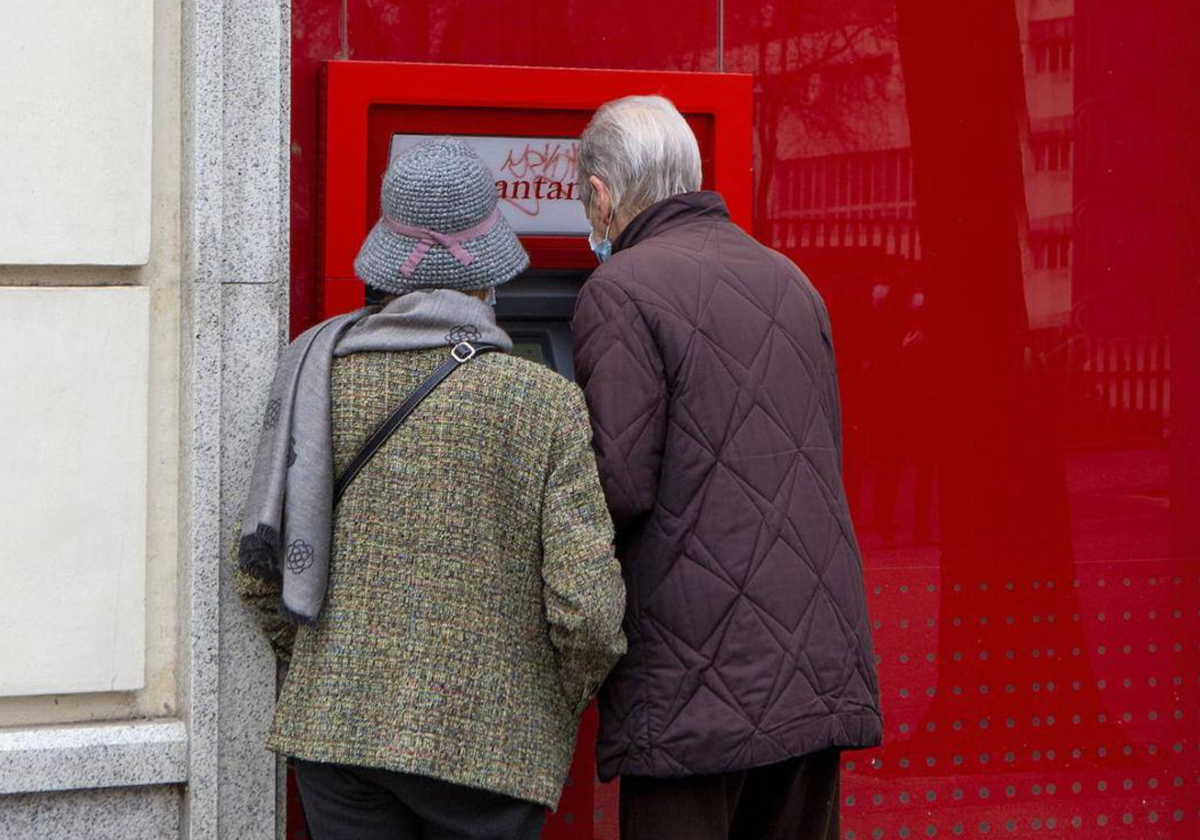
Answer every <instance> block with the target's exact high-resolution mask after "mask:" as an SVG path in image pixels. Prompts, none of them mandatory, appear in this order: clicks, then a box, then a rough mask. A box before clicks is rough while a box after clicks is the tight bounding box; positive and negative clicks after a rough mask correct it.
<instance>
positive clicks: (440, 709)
mask: <svg viewBox="0 0 1200 840" xmlns="http://www.w3.org/2000/svg"><path fill="white" fill-rule="evenodd" d="M446 352H448V351H445V350H429V351H419V352H417V351H414V352H404V353H357V354H354V355H352V356H348V357H345V358H342V359H338V360H337V361H336V362H335V364H334V369H333V451H334V464H335V469H336V471H337V472H339V473H340V472H341V470H342V469H344V468H345V466H346V464H347V463H349V461H350V459H351V458H353V456H354V454H355V452H357V450H358V448H359V447H360V446H361V445H362V443H363V442H364V440H365V439H366V437H367V436H368V434H370V432H371V431H372V430H373V429H374V428H375V427H376V426H378V425H379V423H381V422H382V421H383V420H384V418H386V417H387V416H388V414H389V413H390V412H391V411H392V410H393V409H394V408H395V407H396V406H397V405H398V404H399V403H400V402H401V401H402V400H403V399H404V397H405V396H406V395H407V394H408V393H409V392H410V391H412V390H413V389H414V388H415V387H416V386H417V385H418V384H419V383H420V382H421V381H422V380H423V379H424V378H425V377H426V376H428V375H429V374H430V373H432V372H433V370H434V368H435V367H437V365H438V364H440V363H441V362H442V361H443V360H444V359H445V357H446ZM612 540H613V534H612V523H611V521H610V520H609V516H608V511H607V508H606V507H605V502H604V495H603V492H602V490H601V487H600V480H599V477H598V475H597V472H596V465H595V460H594V457H593V455H592V449H591V429H590V426H589V423H588V417H587V409H586V406H585V404H584V401H583V397H582V395H581V393H580V392H579V390H578V389H577V388H576V387H575V386H574V385H572V384H571V383H569V382H568V381H567V380H565V379H563V378H562V377H560V376H558V375H557V374H555V373H552V372H551V371H549V370H546V369H544V368H542V367H541V366H539V365H535V364H533V363H532V362H527V361H525V360H523V359H519V358H515V357H513V356H506V355H501V354H489V355H486V356H481V357H480V358H478V359H475V360H473V361H472V362H470V363H469V364H467V365H465V366H464V367H463V368H462V369H461V370H459V371H457V372H456V373H455V374H454V375H453V376H452V377H451V378H450V379H449V380H447V381H446V382H445V383H443V384H442V385H441V386H440V387H439V388H438V390H437V391H435V392H434V393H433V395H432V396H430V397H429V398H428V399H427V400H426V401H425V403H424V404H423V405H422V406H421V407H420V408H419V409H418V410H417V411H416V412H415V413H414V414H413V415H412V416H411V417H410V418H409V420H408V422H407V423H405V425H403V426H402V427H401V428H400V429H399V430H398V431H397V432H396V433H395V434H394V435H393V436H392V438H391V439H390V440H389V441H388V442H387V443H386V444H384V446H383V447H382V448H381V449H380V450H379V451H378V452H377V453H376V455H375V457H374V458H373V459H372V460H371V462H370V463H369V464H368V465H367V466H366V467H365V468H364V469H363V471H362V472H361V473H359V475H358V477H357V478H356V479H355V481H354V483H353V484H352V485H351V486H350V488H349V489H348V490H347V492H346V495H345V496H344V497H343V499H342V501H341V504H340V505H339V507H338V509H337V511H336V513H335V517H334V536H333V551H332V558H331V567H330V579H329V589H328V594H327V598H326V601H325V606H324V608H323V609H322V612H321V615H320V618H319V620H318V621H317V623H316V624H315V625H313V626H312V627H307V626H305V627H301V628H300V629H299V630H298V631H297V630H295V629H294V628H292V627H291V626H290V625H288V624H287V623H285V622H284V621H283V620H282V619H281V618H280V616H279V614H278V612H277V611H276V607H277V604H278V600H279V588H278V586H277V585H271V584H267V583H264V582H262V581H259V580H257V579H255V578H252V577H250V576H248V575H245V574H243V573H241V572H239V573H238V576H237V588H238V591H239V593H240V594H241V596H242V597H243V598H244V599H245V600H246V601H247V602H248V603H249V604H250V605H251V606H252V607H253V608H254V609H255V610H256V611H257V612H258V614H259V616H260V618H261V622H262V624H263V628H264V630H265V631H266V633H267V635H268V636H269V638H270V639H271V641H272V643H273V645H274V646H275V649H276V651H277V652H278V653H279V654H280V656H281V657H282V658H284V659H285V660H286V659H290V667H289V669H288V674H287V678H286V679H285V681H284V684H283V689H282V692H281V694H280V697H279V702H278V706H277V708H276V712H275V720H274V724H273V726H272V729H271V735H270V738H269V739H268V742H267V746H268V748H269V749H271V750H274V751H275V752H278V753H281V754H284V755H290V756H296V757H298V758H302V759H307V760H310V761H324V762H336V763H342V764H353V765H358V766H367V767H381V768H385V769H389V770H397V771H401V772H405V773H415V774H420V775H424V776H431V777H434V778H438V779H443V780H445V781H449V782H454V783H457V784H462V785H468V786H471V787H477V788H483V789H485V790H491V791H495V792H498V793H502V794H506V795H509V796H513V797H517V798H519V799H524V800H528V801H533V802H538V803H542V804H545V805H547V806H549V807H552V808H553V807H555V806H556V805H557V804H558V798H559V794H560V792H561V789H562V785H563V781H564V779H565V777H566V774H567V770H568V768H569V766H570V762H571V755H572V751H573V748H574V743H575V734H576V729H577V726H578V719H579V715H580V713H581V712H582V710H583V709H584V708H585V707H586V705H587V702H588V700H589V699H590V697H591V696H592V695H593V694H594V693H595V691H596V690H597V688H598V686H599V684H600V682H601V681H602V680H603V679H604V677H605V676H606V675H607V673H608V671H609V669H610V668H611V667H612V666H613V664H614V663H615V662H616V661H617V659H618V658H619V657H620V656H621V655H622V654H623V653H624V651H625V637H624V635H623V634H622V632H621V622H622V618H623V616H624V611H625V589H624V585H623V583H622V580H621V573H620V568H619V566H618V564H617V562H616V560H615V559H614V557H613V547H612Z"/></svg>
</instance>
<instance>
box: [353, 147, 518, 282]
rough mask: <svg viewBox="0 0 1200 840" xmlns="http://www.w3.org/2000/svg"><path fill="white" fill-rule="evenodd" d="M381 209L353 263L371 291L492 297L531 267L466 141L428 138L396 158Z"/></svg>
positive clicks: (491, 183) (486, 174) (489, 180)
mask: <svg viewBox="0 0 1200 840" xmlns="http://www.w3.org/2000/svg"><path fill="white" fill-rule="evenodd" d="M380 206H381V208H382V211H383V212H382V217H381V218H380V219H379V221H378V223H376V225H375V227H374V228H372V229H371V232H370V233H369V234H368V235H367V239H366V241H365V242H363V246H362V249H361V250H360V251H359V252H358V258H357V259H355V261H354V270H355V272H356V273H357V274H358V276H359V277H360V278H362V280H363V282H365V283H366V284H367V285H368V286H371V287H372V288H375V289H379V290H380V291H383V292H387V293H389V294H395V295H402V294H404V293H406V292H411V291H415V290H417V289H454V290H456V291H460V292H463V291H472V290H477V289H489V288H491V287H493V286H499V285H500V284H501V283H507V282H508V281H509V280H511V279H513V278H514V277H516V276H517V275H518V274H520V273H521V272H522V271H524V270H525V269H526V268H528V267H529V255H528V254H526V253H525V249H524V248H522V247H521V242H520V240H519V239H517V235H516V234H515V233H513V230H512V228H511V227H509V226H508V222H506V221H505V220H504V217H503V216H501V215H500V209H499V207H498V206H497V203H496V184H495V182H494V181H493V180H492V174H491V172H489V171H488V168H487V166H485V165H484V163H483V161H482V160H480V159H479V156H478V155H476V154H475V152H473V151H472V150H471V147H470V146H468V145H467V144H466V143H464V142H462V141H461V140H455V139H454V138H451V137H437V138H431V139H429V140H423V141H421V142H420V143H418V144H417V145H416V146H414V147H413V148H411V149H409V150H407V151H405V152H404V153H402V154H400V155H399V156H397V158H396V159H395V160H394V161H393V162H392V165H391V166H390V167H388V171H387V174H386V175H385V176H384V178H383V195H382V198H381V200H380Z"/></svg>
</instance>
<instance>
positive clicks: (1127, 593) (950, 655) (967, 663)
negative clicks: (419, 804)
mask: <svg viewBox="0 0 1200 840" xmlns="http://www.w3.org/2000/svg"><path fill="white" fill-rule="evenodd" d="M1153 9H1154V14H1150V13H1149V4H1146V3H1144V2H1138V0H1104V2H1099V0H1074V2H1072V0H995V2H989V3H963V2H961V0H898V2H895V1H894V0H787V2H783V0H722V2H720V3H718V2H717V0H705V2H690V1H689V0H675V1H674V2H665V3H657V4H648V3H632V2H627V0H617V1H616V2H614V3H609V4H596V3H591V2H588V3H585V2H560V3H557V4H551V3H544V2H537V3H535V2H533V0H518V2H511V1H510V2H500V1H499V0H484V1H482V2H465V0H464V1H461V2H455V0H420V2H417V1H416V0H414V1H413V2H409V1H408V0H405V1H404V2H383V1H382V0H378V2H367V1H366V0H345V2H344V3H338V2H321V0H298V2H296V3H295V4H294V11H293V15H294V44H293V49H294V55H293V61H294V67H293V85H294V88H293V140H294V145H293V153H294V166H293V185H292V189H293V265H292V272H293V314H294V318H293V326H294V328H296V329H299V328H302V327H303V326H306V325H307V324H308V323H311V321H312V319H313V318H315V317H316V313H317V311H318V310H317V308H316V302H315V298H314V294H313V293H314V289H315V283H314V278H315V274H314V271H315V265H316V263H315V258H316V254H315V248H316V244H317V243H316V229H315V220H316V211H317V204H316V201H317V196H316V192H315V190H316V171H317V169H316V166H317V152H318V150H317V148H316V138H317V136H318V133H317V119H318V111H317V105H316V103H317V89H316V78H317V77H316V72H315V68H316V62H318V61H320V60H324V59H329V58H335V57H338V56H340V57H343V58H370V59H404V60H420V61H435V62H449V61H462V62H477V63H511V64H530V65H570V66H594V67H612V68H651V69H678V70H715V69H724V70H727V71H738V72H750V73H754V74H755V77H756V79H755V84H756V87H755V91H756V104H755V107H756V112H755V142H756V155H757V168H756V198H755V224H754V227H755V233H756V235H757V236H758V237H759V238H760V239H761V240H762V241H763V242H765V243H766V244H768V245H770V246H772V247H776V248H779V249H780V250H782V251H784V252H785V253H787V254H788V255H789V256H790V257H792V258H793V259H794V260H795V261H796V262H797V263H798V264H799V265H800V266H801V267H802V268H804V269H805V270H806V271H807V272H808V273H809V275H810V276H811V277H812V278H813V279H814V281H815V282H816V283H817V285H818V287H819V288H820V289H821V291H822V293H823V294H824V295H825V297H826V300H827V301H828V302H829V304H830V308H831V310H832V312H833V316H834V327H835V338H836V343H837V349H838V356H839V370H840V375H841V387H842V395H843V402H844V412H843V417H844V421H845V424H846V446H847V449H846V470H847V482H848V490H849V492H850V495H851V498H852V504H853V509H854V516H855V521H856V525H857V528H858V530H859V533H860V536H861V541H862V544H863V548H864V563H865V566H866V579H867V586H868V595H869V597H870V602H871V609H872V614H873V615H872V618H873V622H874V625H875V633H876V649H877V653H878V656H879V658H880V678H881V683H882V687H883V694H884V712H885V718H886V726H887V732H886V738H887V741H886V744H885V745H884V747H882V748H881V749H879V750H874V751H871V752H868V753H860V754H848V755H847V756H846V758H845V762H844V766H845V770H846V774H845V780H844V790H843V834H844V836H845V837H846V838H847V840H867V838H871V840H882V839H883V838H902V840H904V839H906V838H917V837H960V836H961V837H988V836H1004V837H1036V836H1041V835H1043V834H1046V833H1050V834H1052V835H1062V834H1065V835H1067V836H1071V837H1078V838H1089V839H1090V838H1108V837H1128V838H1138V840H1146V838H1151V839H1152V840H1153V839H1154V838H1164V839H1165V838H1193V837H1197V836H1200V804H1198V803H1200V797H1197V787H1198V786H1200V739H1198V738H1197V733H1198V731H1200V562H1198V561H1200V442H1198V441H1200V281H1198V279H1197V278H1200V256H1198V253H1197V248H1198V246H1197V243H1200V230H1198V228H1200V199H1198V197H1200V168H1198V167H1200V164H1198V161H1200V155H1197V154H1196V152H1195V150H1196V149H1197V148H1200V112H1198V111H1197V109H1196V107H1195V101H1194V100H1195V94H1194V83H1195V80H1196V79H1197V78H1200V66H1198V64H1200V59H1198V58H1197V56H1198V54H1197V52H1196V50H1195V49H1194V44H1195V42H1196V40H1197V38H1198V36H1200V7H1197V6H1196V5H1195V4H1194V3H1189V2H1185V1H1184V0H1161V2H1159V1H1158V0H1156V2H1155V3H1154V4H1153ZM587 784H589V780H585V779H573V786H577V785H587ZM568 793H569V795H570V793H571V792H570V791H569V792H568ZM595 796H596V799H595V805H594V809H595V810H596V811H598V812H600V813H593V814H587V813H575V812H573V811H569V812H564V813H563V814H560V815H559V817H558V818H557V820H556V822H555V825H554V826H553V827H552V828H551V831H550V832H549V833H550V835H551V836H557V837H565V836H574V837H596V838H610V837H615V836H616V834H615V814H614V812H613V802H612V800H613V797H612V791H611V790H605V789H597V790H596V791H595ZM580 801H583V800H580ZM568 816H569V822H568V819H567V818H568ZM563 832H567V834H563Z"/></svg>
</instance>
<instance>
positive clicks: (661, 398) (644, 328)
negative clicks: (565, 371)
mask: <svg viewBox="0 0 1200 840" xmlns="http://www.w3.org/2000/svg"><path fill="white" fill-rule="evenodd" d="M574 329H575V337H576V338H575V372H576V378H577V380H578V381H579V384H580V386H581V387H582V388H583V392H584V394H585V395H586V396H587V403H588V407H589V408H590V409H591V416H592V428H593V430H594V432H595V444H594V445H595V449H596V460H597V463H598V464H599V468H600V480H601V481H602V482H603V485H604V494H605V496H606V497H607V498H608V506H609V510H610V511H611V512H612V516H613V520H614V522H615V523H616V527H617V535H618V537H619V538H620V537H623V536H624V534H625V533H627V532H628V531H629V530H630V529H631V528H633V527H634V526H636V525H637V524H638V521H639V520H641V519H642V518H644V517H645V516H646V515H648V514H649V513H650V511H651V510H653V509H654V502H655V498H656V496H657V493H658V476H659V471H660V468H661V466H662V455H663V445H664V441H665V439H666V429H667V382H666V376H665V374H664V370H663V361H662V356H661V354H660V353H659V350H658V345H657V344H656V343H655V341H654V337H653V336H652V335H651V333H650V328H649V326H648V325H647V324H646V321H645V318H644V317H643V316H642V313H641V311H640V310H639V309H638V307H637V305H636V304H635V303H634V301H633V300H632V299H631V298H630V297H629V296H628V295H627V294H626V293H625V292H624V291H623V290H622V289H620V288H619V287H618V286H616V285H615V284H613V283H611V282H608V281H606V280H604V279H601V278H595V277H594V278H593V279H592V280H589V281H588V282H587V283H586V284H585V285H584V287H583V290H582V291H581V292H580V295H579V302H578V304H577V306H576V310H575V323H574Z"/></svg>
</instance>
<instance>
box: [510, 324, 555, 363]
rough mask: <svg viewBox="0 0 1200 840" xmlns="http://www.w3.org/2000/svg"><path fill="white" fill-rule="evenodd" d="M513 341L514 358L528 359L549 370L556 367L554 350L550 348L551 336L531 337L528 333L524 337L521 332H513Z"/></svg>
mask: <svg viewBox="0 0 1200 840" xmlns="http://www.w3.org/2000/svg"><path fill="white" fill-rule="evenodd" d="M512 340H513V355H514V356H520V357H521V358H522V359H528V360H529V361H531V362H537V363H538V364H539V365H546V366H547V367H549V368H553V367H554V366H555V365H554V349H553V348H552V347H551V346H550V336H549V335H546V334H542V335H536V334H535V335H530V334H528V333H526V334H524V335H522V334H521V333H519V332H513V333H512Z"/></svg>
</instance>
